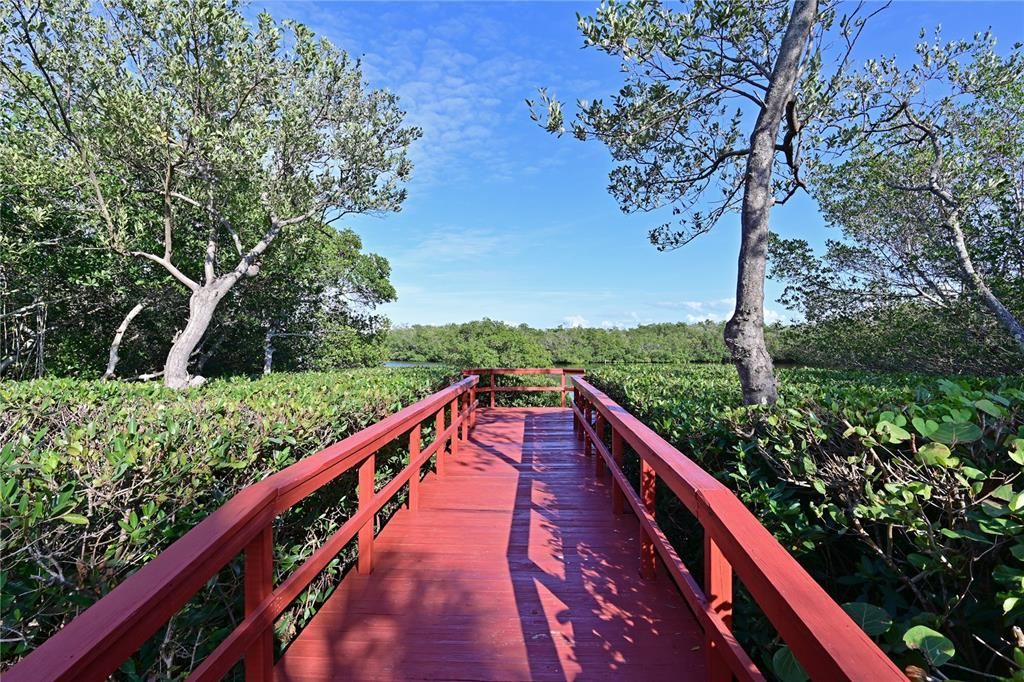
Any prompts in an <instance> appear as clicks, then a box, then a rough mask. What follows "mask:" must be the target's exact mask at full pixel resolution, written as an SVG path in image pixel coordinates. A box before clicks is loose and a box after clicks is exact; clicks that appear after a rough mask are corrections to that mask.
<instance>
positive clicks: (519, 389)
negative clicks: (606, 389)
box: [462, 367, 585, 407]
mask: <svg viewBox="0 0 1024 682" xmlns="http://www.w3.org/2000/svg"><path fill="white" fill-rule="evenodd" d="M584 371H585V370H583V369H580V368H578V367H526V368H518V369H513V368H501V367H485V368H472V369H465V370H463V371H462V375H463V376H470V375H474V374H475V375H477V376H484V375H485V374H486V375H488V376H489V377H490V382H489V383H488V384H487V385H486V386H480V387H478V388H477V390H478V391H480V392H481V393H490V394H491V400H490V404H491V407H494V396H495V394H496V393H497V392H498V391H507V392H510V393H533V392H538V391H560V392H561V394H562V407H565V394H566V393H568V392H569V391H572V386H571V385H569V384H566V383H565V377H566V376H571V375H574V374H580V375H581V374H583V373H584ZM501 374H554V375H557V376H560V377H561V383H560V384H559V385H558V386H495V384H494V377H495V376H497V375H501Z"/></svg>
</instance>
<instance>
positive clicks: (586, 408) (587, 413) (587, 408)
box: [583, 401, 593, 457]
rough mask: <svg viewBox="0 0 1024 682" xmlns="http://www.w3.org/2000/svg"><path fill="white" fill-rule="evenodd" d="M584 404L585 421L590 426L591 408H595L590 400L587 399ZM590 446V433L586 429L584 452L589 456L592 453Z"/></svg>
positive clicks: (584, 433)
mask: <svg viewBox="0 0 1024 682" xmlns="http://www.w3.org/2000/svg"><path fill="white" fill-rule="evenodd" d="M583 405H584V406H583V421H585V422H586V423H587V426H590V419H591V414H592V412H591V410H592V409H593V408H592V407H591V405H590V401H587V402H586V403H584V404H583ZM590 448H591V443H590V434H588V433H587V432H586V431H585V430H584V432H583V454H584V455H586V456H587V457H590V454H591V453H590Z"/></svg>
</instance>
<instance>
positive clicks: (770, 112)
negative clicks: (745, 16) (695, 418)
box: [725, 0, 818, 405]
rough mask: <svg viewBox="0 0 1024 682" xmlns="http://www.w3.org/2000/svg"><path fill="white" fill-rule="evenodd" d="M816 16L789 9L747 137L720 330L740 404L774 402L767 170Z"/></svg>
mask: <svg viewBox="0 0 1024 682" xmlns="http://www.w3.org/2000/svg"><path fill="white" fill-rule="evenodd" d="M817 11H818V3H817V0H797V2H795V3H794V4H793V14H792V16H790V19H789V25H788V26H787V27H786V34H785V35H784V36H783V38H782V44H781V46H780V48H779V56H778V59H777V60H776V62H775V66H774V67H773V69H772V75H771V79H770V81H769V83H768V91H767V92H766V93H765V98H764V107H762V109H761V112H760V113H759V114H758V117H757V122H756V124H755V125H754V130H753V132H752V133H751V134H750V154H749V155H748V156H747V173H746V177H745V179H744V183H743V208H742V211H741V213H740V222H741V230H742V233H741V239H740V254H739V268H738V272H737V276H736V310H735V312H734V313H733V315H732V317H731V318H730V319H729V322H728V323H727V324H726V325H725V344H726V346H728V347H729V353H730V354H731V356H732V361H733V363H734V364H735V365H736V370H737V372H738V373H739V376H740V384H741V385H742V386H743V402H744V403H745V404H748V405H751V404H756V403H772V402H775V400H776V399H777V398H778V386H777V385H776V381H775V369H774V367H773V366H772V358H771V356H770V355H769V354H768V348H767V347H766V346H765V342H764V278H765V264H766V260H767V253H768V218H769V214H770V212H771V208H772V205H773V204H774V203H775V197H774V194H773V190H772V167H773V166H774V162H775V143H776V140H777V138H778V134H779V126H780V124H781V123H782V117H783V115H784V114H785V110H786V104H787V103H788V102H789V101H790V100H791V99H792V97H793V91H794V90H795V87H796V82H797V77H798V75H799V70H800V62H801V58H802V56H803V51H804V47H805V46H806V44H807V39H808V36H809V35H810V32H811V27H812V26H813V25H814V20H815V17H816V15H817Z"/></svg>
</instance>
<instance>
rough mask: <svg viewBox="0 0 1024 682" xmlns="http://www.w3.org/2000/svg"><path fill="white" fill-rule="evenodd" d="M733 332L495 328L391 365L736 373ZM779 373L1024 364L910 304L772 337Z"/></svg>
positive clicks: (969, 313)
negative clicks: (624, 366) (672, 366)
mask: <svg viewBox="0 0 1024 682" xmlns="http://www.w3.org/2000/svg"><path fill="white" fill-rule="evenodd" d="M723 326H724V323H723V322H711V321H705V322H697V323H690V324H687V323H682V322H677V323H663V324H645V325H640V326H638V327H633V328H630V329H594V328H587V327H571V328H565V327H559V328H555V329H535V328H533V327H529V326H527V325H518V326H515V325H509V324H505V323H503V322H496V321H494V320H486V319H485V320H480V321H476V322H467V323H465V324H446V325H437V326H435V325H414V326H411V327H397V328H394V329H392V330H391V331H390V332H389V334H388V339H387V346H388V347H387V349H386V351H387V357H388V358H390V359H391V360H403V361H408V362H439V363H445V364H451V365H455V366H460V367H468V366H475V367H531V366H532V367H545V366H550V365H583V366H587V365H593V364H603V363H625V362H628V363H679V362H700V363H727V362H729V353H728V351H727V350H726V347H725V342H724V341H723V331H724V330H723ZM765 336H766V340H767V342H768V350H769V351H770V352H771V354H772V357H773V359H774V360H775V363H776V364H799V365H809V366H814V367H840V368H854V369H875V370H890V371H913V372H928V373H934V374H971V375H984V376H993V375H1000V374H1007V375H1015V374H1021V373H1022V372H1024V357H1022V356H1021V354H1020V353H1019V352H1017V351H1016V349H1015V348H1014V346H1013V344H1012V339H1011V340H1008V335H1007V334H1005V333H1004V332H1002V330H1000V329H999V327H998V325H996V324H994V322H993V321H992V320H991V319H987V318H986V317H985V316H984V315H982V314H981V313H979V312H977V311H976V310H975V309H972V308H971V307H970V306H969V305H961V306H958V307H955V308H949V309H938V310H936V309H934V308H926V307H923V306H919V305H914V304H904V305H902V306H900V307H899V308H898V309H893V310H892V314H885V315H883V314H881V313H879V312H876V313H874V314H871V315H869V314H864V313H861V314H859V315H848V316H845V317H843V318H837V319H833V320H829V321H827V322H818V323H815V324H800V325H782V324H773V325H769V326H768V327H766V328H765Z"/></svg>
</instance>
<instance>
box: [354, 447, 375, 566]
mask: <svg viewBox="0 0 1024 682" xmlns="http://www.w3.org/2000/svg"><path fill="white" fill-rule="evenodd" d="M376 474H377V458H376V456H374V455H370V456H369V457H367V458H366V461H364V462H363V463H362V464H360V465H359V491H358V493H359V506H360V507H361V508H363V509H365V508H366V507H368V506H369V504H370V500H372V499H373V493H374V490H373V488H374V482H375V481H376V477H377V476H376ZM375 525H376V523H375V515H374V516H370V518H369V519H367V520H366V521H365V522H364V523H363V527H362V528H360V529H359V553H358V558H357V564H358V570H359V572H360V573H363V574H369V573H370V572H371V571H373V535H374V526H375Z"/></svg>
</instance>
